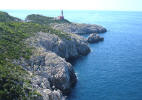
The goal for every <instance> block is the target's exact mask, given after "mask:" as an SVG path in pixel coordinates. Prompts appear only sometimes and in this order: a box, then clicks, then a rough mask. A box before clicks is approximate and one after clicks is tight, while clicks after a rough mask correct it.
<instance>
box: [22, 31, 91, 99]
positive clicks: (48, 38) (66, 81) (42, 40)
mask: <svg viewBox="0 0 142 100" xmlns="http://www.w3.org/2000/svg"><path fill="white" fill-rule="evenodd" d="M26 42H27V43H28V44H29V45H30V46H31V47H34V48H35V50H34V53H33V56H32V57H31V59H30V60H26V61H24V62H23V63H22V64H20V65H22V66H23V67H24V69H26V70H27V71H28V72H30V73H32V74H33V73H34V77H33V78H32V79H31V80H32V85H33V86H34V89H35V90H37V91H38V92H39V93H40V94H41V95H42V98H43V100H65V97H64V96H63V94H68V93H69V92H70V90H71V88H72V86H74V85H75V83H76V81H77V78H76V75H75V72H74V69H73V67H72V65H71V64H70V63H68V62H67V61H66V60H67V59H71V58H74V57H78V56H81V55H86V54H88V53H89V52H90V48H89V47H88V45H87V40H86V39H85V38H83V37H81V36H78V35H76V34H70V35H69V38H61V37H58V36H57V35H55V34H49V33H43V32H38V33H37V34H36V35H35V36H33V37H31V38H28V39H27V41H26ZM28 66H31V67H28ZM37 100H38V99H37Z"/></svg>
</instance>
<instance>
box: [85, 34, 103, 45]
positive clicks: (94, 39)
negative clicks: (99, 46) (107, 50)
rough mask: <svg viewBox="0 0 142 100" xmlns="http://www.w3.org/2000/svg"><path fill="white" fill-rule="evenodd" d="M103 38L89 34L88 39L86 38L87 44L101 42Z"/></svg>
mask: <svg viewBox="0 0 142 100" xmlns="http://www.w3.org/2000/svg"><path fill="white" fill-rule="evenodd" d="M103 40H104V38H103V37H100V36H99V35H97V34H96V33H93V34H90V35H89V37H88V40H87V41H88V42H89V43H96V42H99V41H103Z"/></svg>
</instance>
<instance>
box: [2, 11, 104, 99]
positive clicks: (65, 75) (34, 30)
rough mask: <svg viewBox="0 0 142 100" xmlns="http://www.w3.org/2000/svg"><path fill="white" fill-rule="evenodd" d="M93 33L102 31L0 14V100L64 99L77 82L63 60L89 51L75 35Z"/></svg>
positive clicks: (84, 43) (46, 20)
mask: <svg viewBox="0 0 142 100" xmlns="http://www.w3.org/2000/svg"><path fill="white" fill-rule="evenodd" d="M33 18H34V19H33ZM39 19H40V20H39ZM29 21H30V22H29ZM64 25H65V26H64ZM103 30H104V31H103ZM94 31H97V32H105V31H106V30H105V29H104V28H103V27H101V26H97V25H87V24H74V23H71V22H69V21H67V20H64V21H59V20H58V21H56V20H54V19H53V18H50V17H44V18H43V17H42V16H41V15H38V16H37V15H34V16H31V17H27V20H26V21H25V22H22V21H21V20H20V19H18V18H15V17H12V16H10V15H8V14H7V13H3V12H2V13H1V12H0V35H1V37H0V47H1V49H0V55H1V56H0V69H1V70H0V82H1V83H2V84H1V85H0V99H2V100H17V99H25V100H26V99H30V100H65V99H66V97H65V95H66V94H68V93H69V92H70V90H71V88H72V86H73V85H75V83H76V81H77V78H76V75H75V72H74V69H73V67H72V65H71V64H70V63H69V62H67V60H69V59H73V58H76V57H79V56H84V55H87V54H88V53H89V52H90V48H89V47H88V42H87V39H85V38H83V37H81V36H79V35H77V34H80V33H91V32H94ZM71 33H76V34H71ZM9 86H10V87H9ZM13 87H14V88H13Z"/></svg>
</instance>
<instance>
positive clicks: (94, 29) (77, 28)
mask: <svg viewBox="0 0 142 100" xmlns="http://www.w3.org/2000/svg"><path fill="white" fill-rule="evenodd" d="M51 26H52V27H53V28H54V29H57V30H61V31H63V32H67V33H75V34H91V33H104V32H106V31H107V30H106V29H105V28H104V27H102V26H99V25H95V24H92V25H91V24H78V23H61V24H58V23H56V24H55V23H53V24H51Z"/></svg>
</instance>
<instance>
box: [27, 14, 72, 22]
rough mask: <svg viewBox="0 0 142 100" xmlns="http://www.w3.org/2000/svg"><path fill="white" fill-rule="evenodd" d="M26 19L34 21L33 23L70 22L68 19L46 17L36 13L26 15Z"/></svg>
mask: <svg viewBox="0 0 142 100" xmlns="http://www.w3.org/2000/svg"><path fill="white" fill-rule="evenodd" d="M26 20H28V21H31V22H34V23H38V24H42V25H43V24H44V25H49V24H51V23H71V22H69V21H68V20H66V19H64V20H56V19H55V18H53V17H46V16H42V15H37V14H32V15H29V16H27V18H26Z"/></svg>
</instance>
